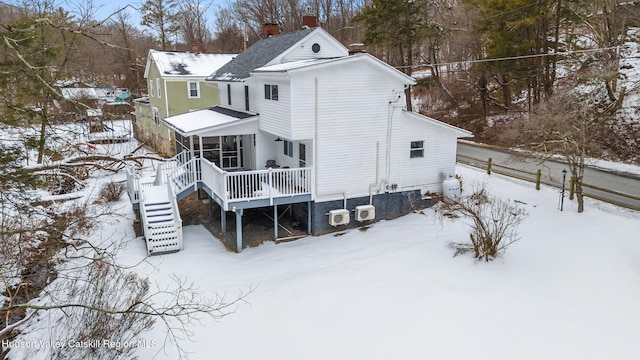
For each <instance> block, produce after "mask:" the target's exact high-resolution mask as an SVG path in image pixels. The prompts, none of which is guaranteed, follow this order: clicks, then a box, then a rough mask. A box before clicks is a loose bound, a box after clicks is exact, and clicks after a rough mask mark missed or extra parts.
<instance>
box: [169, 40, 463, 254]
mask: <svg viewBox="0 0 640 360" xmlns="http://www.w3.org/2000/svg"><path fill="white" fill-rule="evenodd" d="M208 80H209V81H212V82H216V83H217V85H218V89H219V94H220V99H219V104H220V105H218V106H215V107H212V108H209V109H204V110H199V111H194V112H190V113H187V114H182V115H176V116H172V117H168V118H166V119H165V120H164V122H165V124H166V125H167V126H168V127H170V128H171V129H173V130H174V131H175V133H176V147H177V148H178V149H182V151H180V150H177V151H178V153H179V154H178V157H179V159H180V160H179V161H178V162H177V164H176V166H177V167H179V168H181V169H183V170H178V171H176V170H173V171H174V172H173V174H179V175H180V176H178V177H181V178H180V179H178V180H172V179H174V178H175V177H176V176H168V178H169V182H173V183H174V184H175V185H173V191H174V192H175V193H176V194H177V196H178V197H181V196H184V194H186V193H189V192H192V191H193V190H194V189H196V188H202V189H204V190H205V191H206V192H207V193H208V194H209V195H210V196H211V198H212V199H214V200H215V201H216V202H217V203H218V204H219V205H220V207H221V209H222V211H232V212H235V214H236V238H237V247H238V250H240V249H242V225H241V224H242V221H241V219H242V214H243V210H244V209H247V208H255V207H265V206H269V207H272V208H273V212H274V214H273V215H274V216H273V218H274V219H276V221H277V219H278V205H281V204H292V208H293V213H294V216H296V217H297V218H298V219H299V220H300V221H301V222H302V223H305V224H306V225H307V229H308V232H309V233H310V234H313V235H317V234H322V233H326V232H330V231H334V230H336V229H342V228H345V227H353V226H361V225H362V224H363V222H367V221H375V220H381V219H388V218H393V217H397V216H400V215H402V214H406V213H408V212H410V211H411V210H412V209H415V208H423V207H427V206H429V205H430V200H431V197H430V194H433V193H442V182H443V180H444V179H445V178H446V176H447V175H450V174H453V173H454V170H455V163H456V159H455V158H456V144H457V139H458V138H460V137H468V136H472V134H471V133H470V132H468V131H465V130H462V129H459V128H456V127H454V126H451V125H448V124H445V123H443V122H440V121H437V120H434V119H431V118H428V117H425V116H422V115H419V114H417V113H412V112H408V111H406V109H405V107H404V104H405V99H404V89H405V87H407V86H410V85H412V84H414V83H415V81H414V80H413V79H412V78H411V77H409V76H406V75H405V74H403V73H402V72H400V71H398V70H396V69H394V68H393V67H391V66H389V65H387V64H385V63H384V62H382V61H380V60H378V59H377V58H375V57H373V56H371V55H369V54H366V53H356V54H351V55H350V54H349V51H348V49H347V48H345V47H344V46H343V45H342V44H340V43H339V42H338V41H337V40H336V39H334V38H333V37H332V36H331V35H330V34H329V33H327V32H326V31H325V30H323V29H322V28H306V29H303V30H300V31H296V32H293V33H285V34H279V35H274V36H270V37H265V38H263V39H262V40H260V41H259V42H257V43H256V44H254V45H253V46H252V47H250V48H249V49H248V50H246V51H245V52H243V53H241V54H239V55H238V56H237V57H235V58H234V59H233V60H232V61H230V62H229V63H227V64H226V65H224V66H222V67H221V68H219V69H218V70H217V71H216V72H215V73H213V74H212V75H211V76H210V77H209V78H208ZM185 177H187V178H185ZM221 218H222V219H223V220H222V221H223V224H222V227H223V229H224V228H226V224H224V221H225V220H224V219H225V217H224V216H222V217H221ZM274 228H275V234H274V236H275V237H277V236H278V234H277V229H278V226H277V224H276V226H274Z"/></svg>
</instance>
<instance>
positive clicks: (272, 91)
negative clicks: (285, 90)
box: [264, 84, 278, 101]
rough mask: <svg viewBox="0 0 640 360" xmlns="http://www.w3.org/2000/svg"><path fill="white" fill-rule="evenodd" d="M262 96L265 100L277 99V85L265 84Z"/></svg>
mask: <svg viewBox="0 0 640 360" xmlns="http://www.w3.org/2000/svg"><path fill="white" fill-rule="evenodd" d="M264 98H265V99H267V100H274V101H278V85H268V84H267V85H265V86H264Z"/></svg>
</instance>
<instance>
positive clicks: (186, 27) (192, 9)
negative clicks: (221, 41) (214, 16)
mask: <svg viewBox="0 0 640 360" xmlns="http://www.w3.org/2000/svg"><path fill="white" fill-rule="evenodd" d="M210 7H211V1H209V2H208V3H207V2H204V1H202V0H182V2H181V3H180V11H179V13H178V25H179V27H180V29H179V30H178V32H179V33H180V35H181V37H182V41H183V42H184V43H185V44H186V45H196V46H198V48H199V49H200V50H201V51H204V52H207V51H208V49H207V44H208V43H209V41H210V40H211V31H210V30H209V26H208V24H207V18H206V12H207V11H208V10H209V8H210Z"/></svg>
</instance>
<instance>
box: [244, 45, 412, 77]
mask: <svg viewBox="0 0 640 360" xmlns="http://www.w3.org/2000/svg"><path fill="white" fill-rule="evenodd" d="M349 62H361V63H362V62H365V63H367V64H370V65H372V66H373V67H374V68H375V69H376V71H378V70H379V71H381V72H384V73H386V74H388V75H389V76H392V77H396V78H398V79H399V80H401V81H402V82H404V83H405V84H415V80H414V79H413V78H411V77H410V76H407V75H406V74H404V73H403V72H401V71H398V70H397V69H395V68H394V67H392V66H390V65H389V64H387V63H385V62H384V61H381V60H380V59H378V58H376V57H375V56H372V55H370V54H367V53H358V54H353V55H347V56H341V57H335V58H324V59H306V60H297V61H291V62H286V63H282V64H275V65H269V66H263V67H260V68H257V69H255V70H253V71H252V72H251V73H252V74H260V73H274V72H283V73H285V72H288V73H290V72H294V71H305V70H308V69H312V68H313V69H317V68H320V67H325V66H341V65H342V64H345V63H349Z"/></svg>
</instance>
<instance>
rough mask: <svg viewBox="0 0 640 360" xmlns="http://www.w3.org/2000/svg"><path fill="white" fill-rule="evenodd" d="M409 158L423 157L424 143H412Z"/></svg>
mask: <svg viewBox="0 0 640 360" xmlns="http://www.w3.org/2000/svg"><path fill="white" fill-rule="evenodd" d="M409 157H410V158H412V159H413V158H418V157H424V141H422V140H421V141H412V142H411V153H410V154H409Z"/></svg>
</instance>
